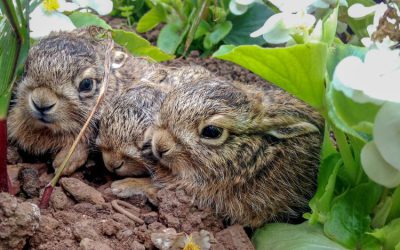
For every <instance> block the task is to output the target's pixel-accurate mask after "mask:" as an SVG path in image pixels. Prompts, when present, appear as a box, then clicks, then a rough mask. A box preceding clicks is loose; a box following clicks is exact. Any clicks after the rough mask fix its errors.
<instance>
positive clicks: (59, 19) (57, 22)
mask: <svg viewBox="0 0 400 250" xmlns="http://www.w3.org/2000/svg"><path fill="white" fill-rule="evenodd" d="M30 18H31V19H30V23H29V26H30V30H31V32H30V36H31V37H32V38H33V39H38V38H42V37H44V36H47V35H49V34H50V32H52V31H61V30H63V31H71V30H74V29H75V26H74V24H73V23H72V22H71V20H70V19H69V18H68V17H67V16H66V15H64V14H62V13H59V12H56V11H54V12H50V13H48V12H45V11H44V10H43V8H42V6H40V5H39V6H38V7H36V8H35V9H34V11H33V12H32V13H31V15H30Z"/></svg>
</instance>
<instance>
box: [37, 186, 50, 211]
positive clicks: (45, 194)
mask: <svg viewBox="0 0 400 250" xmlns="http://www.w3.org/2000/svg"><path fill="white" fill-rule="evenodd" d="M51 193H53V187H52V186H51V185H47V186H46V188H45V189H44V192H43V195H42V199H40V203H39V208H40V209H46V208H48V207H49V200H50V196H51Z"/></svg>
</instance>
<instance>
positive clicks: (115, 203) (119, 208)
mask: <svg viewBox="0 0 400 250" xmlns="http://www.w3.org/2000/svg"><path fill="white" fill-rule="evenodd" d="M111 206H112V207H113V208H114V209H115V210H117V211H118V212H120V213H121V214H124V215H126V216H127V217H128V218H129V219H131V220H133V221H135V222H137V223H139V224H143V223H144V221H143V220H142V219H140V218H139V217H137V216H136V215H134V214H133V213H131V212H129V211H128V210H126V209H125V208H123V207H122V206H124V207H126V208H129V209H132V210H133V211H135V212H137V213H138V212H140V209H139V208H137V207H135V206H134V205H132V204H129V203H128V202H125V201H121V200H113V201H112V202H111Z"/></svg>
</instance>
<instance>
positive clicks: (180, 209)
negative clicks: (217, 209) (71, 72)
mask: <svg viewBox="0 0 400 250" xmlns="http://www.w3.org/2000/svg"><path fill="white" fill-rule="evenodd" d="M107 21H108V22H109V23H110V24H111V25H112V26H113V27H121V28H125V29H126V28H129V27H127V26H126V24H125V21H124V20H123V19H116V18H114V19H108V20H107ZM158 31H159V30H155V31H151V32H148V33H146V34H144V37H146V38H149V40H150V41H151V42H152V43H153V44H154V43H155V41H156V37H157V34H158ZM165 64H166V65H171V66H178V65H182V64H198V65H202V66H204V67H206V68H207V69H209V70H210V71H212V72H214V73H215V74H216V75H218V76H221V77H224V78H226V79H229V80H237V81H241V82H244V83H253V84H254V83H257V84H263V85H265V84H266V83H265V82H264V81H263V80H262V79H260V78H259V77H258V76H256V75H254V74H252V73H250V72H249V71H247V70H245V69H243V68H241V67H239V66H237V65H234V64H232V63H229V62H225V61H220V60H218V59H213V58H200V56H199V53H198V52H197V51H192V52H191V53H190V54H189V56H188V57H187V58H180V59H176V60H173V61H170V62H165ZM13 152H14V151H9V152H8V153H9V163H10V165H9V166H8V169H9V172H10V175H11V178H12V181H13V183H14V185H15V191H16V192H17V197H18V202H17V200H15V199H12V198H8V199H9V200H10V199H11V200H10V201H12V202H11V203H12V204H14V205H13V206H14V208H13V209H14V210H15V211H17V212H14V214H12V213H8V214H6V213H5V212H4V211H6V208H3V207H4V202H3V203H2V201H1V200H0V222H1V224H0V241H1V242H2V244H3V245H2V244H0V249H3V248H4V249H7V248H9V247H10V246H11V245H12V246H13V247H12V248H9V249H57V250H61V249H157V248H159V249H182V247H183V246H184V244H185V242H187V241H188V239H189V238H188V235H191V239H192V240H193V241H194V242H196V244H198V245H199V246H201V248H202V249H222V250H223V249H254V248H253V246H252V245H251V243H250V240H249V237H248V236H247V235H246V233H245V231H244V230H243V227H241V226H238V225H237V226H226V225H225V224H224V221H223V219H221V218H219V217H218V216H217V215H216V214H215V213H214V212H213V211H212V210H209V209H206V208H200V207H197V206H196V205H195V201H194V202H193V201H192V198H191V197H189V196H188V195H187V194H185V192H184V191H182V190H176V189H174V188H165V189H162V190H160V191H159V192H158V193H157V195H156V196H157V200H156V201H154V200H151V199H150V200H149V199H148V197H146V196H145V195H144V194H138V195H134V196H133V197H130V198H128V199H123V201H125V202H128V203H129V204H132V205H134V206H135V207H136V208H138V209H132V208H129V207H127V206H125V205H124V204H125V203H123V202H122V203H121V202H117V206H118V205H119V206H120V207H124V210H125V211H128V212H129V213H131V214H133V216H134V217H136V218H139V220H135V219H132V218H130V217H129V216H127V215H126V214H125V213H121V212H120V210H118V209H117V208H116V207H115V201H114V200H118V198H117V197H115V196H114V195H113V194H112V193H111V189H110V185H111V182H112V181H113V180H115V179H116V178H117V177H115V176H111V175H110V174H109V173H107V172H106V170H105V169H104V167H103V166H102V164H101V157H100V156H99V155H97V156H94V157H92V159H93V160H92V161H89V162H88V163H87V164H86V166H85V167H83V168H82V169H81V170H79V171H78V172H76V173H74V174H73V176H72V178H64V179H62V180H61V181H60V186H57V187H56V188H55V190H54V191H53V194H52V196H51V199H50V207H49V208H47V209H42V210H41V216H40V224H39V226H38V227H37V221H35V218H36V217H35V218H34V216H33V214H32V211H30V212H27V213H26V214H30V215H32V216H33V217H32V216H31V217H29V218H26V225H25V226H24V227H23V226H21V223H20V224H18V223H19V222H17V218H19V217H18V211H19V210H18V209H16V207H18V206H17V205H15V204H25V205H22V207H25V208H26V209H28V208H30V209H32V208H31V206H28V205H26V204H31V203H34V204H38V197H39V196H38V195H39V194H41V193H42V192H43V189H44V187H45V185H46V184H47V183H48V182H49V181H50V180H51V178H52V177H53V173H51V169H50V167H49V166H50V164H49V163H48V162H47V164H45V163H37V164H26V163H20V162H21V161H22V160H21V157H18V156H17V155H15V154H14V153H13ZM25 160H26V159H25ZM29 161H30V162H45V161H43V160H38V159H33V160H32V158H30V159H29ZM11 164H13V165H11ZM0 198H1V196H0ZM23 201H29V202H31V203H21V202H23ZM11 203H10V204H11ZM2 205H3V207H1V206H2ZM19 206H20V207H21V205H19ZM14 210H13V211H14ZM7 216H8V217H14V222H13V221H12V220H10V219H9V218H8V217H7ZM3 217H7V218H8V221H9V222H10V223H9V225H8V224H7V227H5V226H4V225H5V224H4V223H3V222H2V221H3V220H4V218H3ZM28 222H29V223H28ZM13 223H14V224H13ZM35 223H36V224H35ZM3 224H4V225H3ZM32 225H33V226H32ZM36 228H37V229H36ZM21 230H22V231H23V232H24V233H20V231H21ZM34 230H36V232H35V233H33V231H34ZM7 244H8V245H7ZM6 246H7V247H6Z"/></svg>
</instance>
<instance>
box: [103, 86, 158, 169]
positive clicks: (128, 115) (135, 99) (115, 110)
mask: <svg viewBox="0 0 400 250" xmlns="http://www.w3.org/2000/svg"><path fill="white" fill-rule="evenodd" d="M165 95H166V91H164V90H162V89H161V88H159V86H155V85H152V84H140V85H138V86H135V87H132V88H131V89H129V90H128V91H127V92H126V93H123V94H120V95H117V96H115V97H113V98H112V99H111V100H110V101H108V102H107V103H106V105H105V107H104V112H103V115H102V117H101V119H100V128H99V135H98V138H97V140H96V144H97V146H98V147H99V149H100V150H101V153H102V155H103V161H104V164H105V166H106V168H107V169H108V170H109V171H110V172H114V173H116V174H117V175H119V176H140V175H145V174H149V173H150V172H151V168H152V165H153V164H154V161H153V160H151V156H152V152H151V144H147V145H145V141H146V140H145V131H146V130H147V129H148V128H149V127H150V126H151V125H152V124H153V122H154V116H155V114H157V113H158V111H159V110H160V105H161V101H162V100H163V99H164V98H165ZM143 154H148V157H147V158H150V160H149V159H146V158H144V157H143V156H142V155H143Z"/></svg>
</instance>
